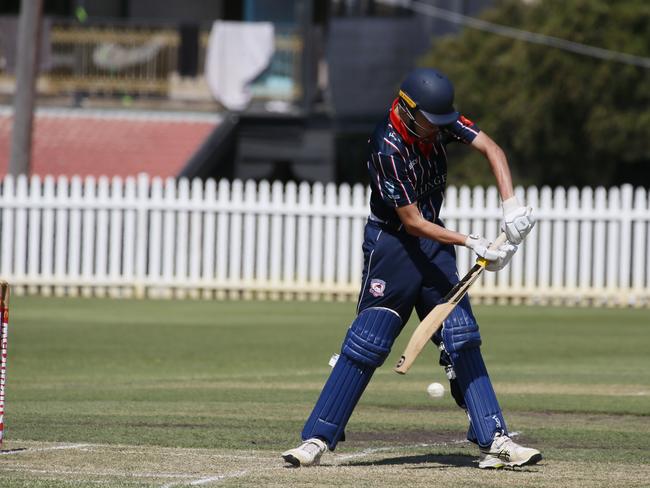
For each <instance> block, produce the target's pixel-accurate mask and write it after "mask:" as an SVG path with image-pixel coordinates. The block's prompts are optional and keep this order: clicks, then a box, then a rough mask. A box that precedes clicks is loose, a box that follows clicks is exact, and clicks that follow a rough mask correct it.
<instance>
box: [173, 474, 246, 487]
mask: <svg viewBox="0 0 650 488" xmlns="http://www.w3.org/2000/svg"><path fill="white" fill-rule="evenodd" d="M249 472H250V470H243V471H236V472H234V473H228V474H222V475H219V476H210V477H208V478H200V479H198V480H194V481H183V482H180V483H179V482H176V483H168V484H166V485H163V486H161V488H173V487H174V486H179V485H191V486H200V485H207V484H208V483H215V482H217V481H222V480H225V479H229V478H237V477H239V476H245V475H247V474H248V473H249Z"/></svg>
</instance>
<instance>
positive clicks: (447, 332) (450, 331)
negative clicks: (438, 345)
mask: <svg viewBox="0 0 650 488" xmlns="http://www.w3.org/2000/svg"><path fill="white" fill-rule="evenodd" d="M441 335H442V340H443V342H444V344H445V349H446V350H447V352H448V353H450V354H451V353H453V352H456V351H460V350H462V349H466V348H467V349H468V348H473V347H479V346H480V345H481V333H480V332H479V330H478V324H477V323H476V319H475V318H474V314H473V313H472V307H471V306H470V304H469V297H468V296H467V295H465V296H464V297H463V299H462V300H461V301H460V303H459V304H458V305H457V306H456V308H454V309H453V310H452V311H451V313H450V314H449V316H448V317H447V319H445V321H444V323H443V327H442V334H441Z"/></svg>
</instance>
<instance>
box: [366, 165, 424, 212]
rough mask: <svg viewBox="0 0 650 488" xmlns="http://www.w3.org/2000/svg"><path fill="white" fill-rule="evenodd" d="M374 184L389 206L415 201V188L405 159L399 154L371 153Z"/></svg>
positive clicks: (408, 203) (404, 204)
mask: <svg viewBox="0 0 650 488" xmlns="http://www.w3.org/2000/svg"><path fill="white" fill-rule="evenodd" d="M372 162H373V166H374V170H375V171H373V173H375V174H374V177H375V178H374V180H375V181H374V182H373V183H374V186H376V187H377V190H378V191H379V194H380V195H381V198H382V200H383V201H384V202H385V203H386V204H387V205H389V206H391V207H404V206H406V205H410V204H411V203H413V202H415V201H416V197H415V188H414V185H413V182H412V181H411V179H410V177H409V174H408V166H407V164H406V161H404V159H403V158H402V157H401V156H399V155H390V154H382V153H373V154H372Z"/></svg>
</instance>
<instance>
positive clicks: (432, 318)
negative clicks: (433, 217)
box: [393, 233, 506, 374]
mask: <svg viewBox="0 0 650 488" xmlns="http://www.w3.org/2000/svg"><path fill="white" fill-rule="evenodd" d="M505 240H506V236H505V234H503V233H502V234H501V235H499V237H498V238H497V239H496V241H495V242H494V243H493V244H492V246H491V248H494V249H496V248H497V247H499V246H500V245H501V244H503V243H504V242H505ZM486 265H487V261H486V260H485V259H482V258H481V259H478V260H477V261H476V264H475V265H474V266H473V267H472V269H470V270H469V272H468V273H467V274H466V275H465V276H463V279H462V280H460V281H459V282H458V283H456V285H455V286H454V287H453V288H452V289H451V291H450V292H449V293H447V295H446V296H445V298H444V301H443V302H442V303H440V304H438V305H436V306H435V307H433V309H432V310H431V312H429V313H428V314H427V316H426V317H424V319H423V320H422V322H420V324H419V325H418V326H417V327H416V328H415V330H414V331H413V335H411V338H410V339H409V342H408V344H407V345H406V348H405V349H404V352H403V353H402V356H401V357H400V358H399V361H397V365H395V367H394V368H393V370H394V371H395V372H396V373H399V374H406V372H407V371H408V370H409V369H410V368H411V366H412V365H413V362H414V361H415V359H416V358H417V357H418V355H419V354H420V352H422V349H424V346H425V345H426V344H427V342H429V341H430V340H431V338H432V337H433V334H435V333H436V331H437V330H438V329H439V328H440V326H441V325H442V323H443V322H444V321H445V319H446V318H447V317H448V316H449V314H450V313H451V311H452V310H453V309H454V307H456V305H458V302H460V301H461V299H462V298H463V297H464V296H465V294H466V293H467V291H468V290H469V289H470V287H471V286H472V284H473V283H474V282H475V281H476V280H477V279H478V278H479V276H481V273H482V272H483V270H484V269H485V266H486Z"/></svg>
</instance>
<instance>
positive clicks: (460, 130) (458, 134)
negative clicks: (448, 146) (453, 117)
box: [443, 115, 481, 144]
mask: <svg viewBox="0 0 650 488" xmlns="http://www.w3.org/2000/svg"><path fill="white" fill-rule="evenodd" d="M479 132H481V129H479V128H478V126H477V125H476V124H475V123H474V122H472V121H471V120H469V119H468V118H467V117H465V116H464V115H461V116H460V117H458V120H457V121H456V122H454V123H453V124H449V125H447V126H445V127H444V128H443V133H444V136H445V143H449V142H462V143H463V144H471V143H472V141H473V140H474V139H475V138H476V136H477V135H478V133H479Z"/></svg>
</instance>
